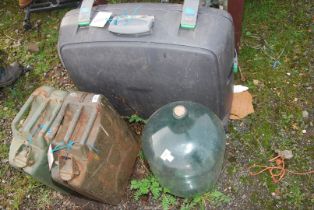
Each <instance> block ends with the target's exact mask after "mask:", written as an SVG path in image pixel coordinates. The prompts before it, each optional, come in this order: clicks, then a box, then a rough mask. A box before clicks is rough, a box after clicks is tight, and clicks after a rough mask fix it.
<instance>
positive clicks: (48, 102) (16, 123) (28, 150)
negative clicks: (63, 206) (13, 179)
mask: <svg viewBox="0 0 314 210" xmlns="http://www.w3.org/2000/svg"><path fill="white" fill-rule="evenodd" d="M67 94H68V93H67V92H65V91H60V90H55V89H54V88H52V87H47V86H42V87H40V88H38V89H36V90H35V91H34V92H33V93H32V95H31V96H30V97H29V98H28V100H27V101H26V103H25V104H24V105H23V107H22V108H21V110H20V111H19V113H18V114H17V116H16V117H15V118H14V120H13V122H12V132H13V140H12V143H11V147H10V152H9V162H10V165H12V166H13V167H15V168H19V169H22V170H24V171H25V172H26V173H28V174H30V175H32V176H33V177H35V178H37V179H38V180H40V181H41V182H42V183H44V184H46V185H48V186H50V187H52V188H54V189H56V190H59V191H64V190H63V189H62V186H61V187H60V185H58V184H57V183H54V182H53V181H52V179H51V176H50V172H49V168H48V160H47V151H48V146H49V142H47V141H46V140H45V139H44V135H45V134H46V133H50V132H51V130H50V125H51V124H52V122H53V121H54V119H55V117H56V116H57V114H58V112H59V110H60V109H61V106H62V103H63V99H64V98H65V96H66V95H67Z"/></svg>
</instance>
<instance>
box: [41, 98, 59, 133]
mask: <svg viewBox="0 0 314 210" xmlns="http://www.w3.org/2000/svg"><path fill="white" fill-rule="evenodd" d="M61 106H62V104H58V105H57V106H56V108H55V110H54V111H53V113H52V117H51V119H50V120H49V121H48V122H47V123H46V125H44V126H43V127H42V133H43V134H45V133H46V132H47V131H48V134H52V131H51V125H52V123H53V122H54V119H55V117H56V115H57V114H58V112H59V110H60V108H61Z"/></svg>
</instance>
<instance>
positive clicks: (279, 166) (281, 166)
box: [249, 155, 314, 183]
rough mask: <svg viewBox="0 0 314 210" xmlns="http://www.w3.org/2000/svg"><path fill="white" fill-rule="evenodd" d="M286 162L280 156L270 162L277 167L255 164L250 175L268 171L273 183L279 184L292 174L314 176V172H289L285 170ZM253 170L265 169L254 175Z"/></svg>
mask: <svg viewBox="0 0 314 210" xmlns="http://www.w3.org/2000/svg"><path fill="white" fill-rule="evenodd" d="M284 160H285V159H284V158H283V157H282V156H280V155H278V156H276V157H274V158H272V159H270V160H269V162H275V163H276V166H263V165H256V164H254V165H252V166H250V167H249V171H250V175H251V176H256V175H258V174H261V173H263V172H265V171H268V172H269V174H270V175H271V178H272V180H273V182H274V183H278V182H280V181H281V180H282V179H283V178H284V176H285V175H286V174H287V173H291V174H295V175H307V174H313V173H314V170H312V171H306V172H293V171H289V170H288V169H285V161H284ZM252 168H263V169H262V170H260V171H258V172H256V173H253V172H251V169H252ZM276 172H277V173H276Z"/></svg>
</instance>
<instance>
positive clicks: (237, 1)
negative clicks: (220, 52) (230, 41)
mask: <svg viewBox="0 0 314 210" xmlns="http://www.w3.org/2000/svg"><path fill="white" fill-rule="evenodd" d="M228 11H229V13H230V14H231V16H232V18H233V24H234V34H235V41H236V42H235V44H236V49H237V50H239V47H240V39H241V33H242V19H243V13H244V0H229V1H228Z"/></svg>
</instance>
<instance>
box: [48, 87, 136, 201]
mask: <svg viewBox="0 0 314 210" xmlns="http://www.w3.org/2000/svg"><path fill="white" fill-rule="evenodd" d="M59 125H60V126H59ZM51 128H52V133H50V134H49V133H47V134H46V137H45V138H46V139H47V140H48V141H51V142H52V143H51V146H50V152H48V159H50V160H49V161H50V164H51V165H50V166H51V176H52V178H53V180H54V181H56V182H58V183H60V184H62V185H64V186H66V187H68V188H70V189H72V190H75V191H76V192H78V193H80V194H82V195H85V196H86V197H89V198H91V199H94V200H98V201H101V202H105V203H109V204H118V203H119V202H120V200H121V198H122V196H123V194H124V192H125V190H126V189H125V188H126V186H127V183H128V180H129V177H130V176H131V174H132V171H133V166H134V163H135V159H136V156H137V154H138V151H139V146H138V143H137V141H136V139H135V137H134V136H133V134H132V133H131V131H130V130H129V128H128V126H127V124H126V123H125V122H124V121H123V120H122V119H121V118H120V116H119V115H118V114H117V112H116V111H115V110H114V109H113V108H112V107H111V105H110V104H109V102H108V101H107V100H106V99H105V98H104V97H103V96H102V95H94V94H91V93H85V92H73V93H70V94H69V95H68V96H67V97H66V99H65V101H64V104H63V106H62V108H61V111H60V113H59V115H58V116H57V118H56V120H55V121H54V124H53V125H52V127H51Z"/></svg>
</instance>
